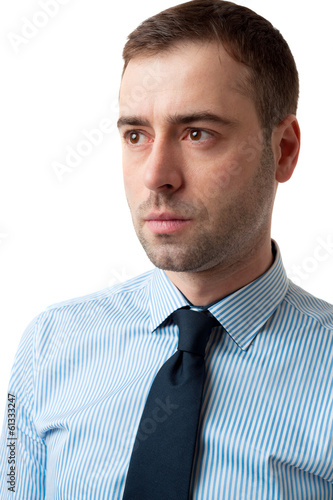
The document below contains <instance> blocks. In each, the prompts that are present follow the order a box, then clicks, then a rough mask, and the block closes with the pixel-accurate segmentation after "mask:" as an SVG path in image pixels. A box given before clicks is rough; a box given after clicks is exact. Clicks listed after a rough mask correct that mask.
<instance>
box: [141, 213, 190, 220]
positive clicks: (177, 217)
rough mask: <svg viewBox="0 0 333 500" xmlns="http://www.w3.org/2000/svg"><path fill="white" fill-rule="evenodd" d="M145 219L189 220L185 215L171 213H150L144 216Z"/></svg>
mask: <svg viewBox="0 0 333 500" xmlns="http://www.w3.org/2000/svg"><path fill="white" fill-rule="evenodd" d="M145 220H147V221H148V220H190V219H188V218H187V217H183V216H182V215H177V214H171V213H166V212H164V213H161V214H157V213H152V214H149V215H148V216H147V217H145Z"/></svg>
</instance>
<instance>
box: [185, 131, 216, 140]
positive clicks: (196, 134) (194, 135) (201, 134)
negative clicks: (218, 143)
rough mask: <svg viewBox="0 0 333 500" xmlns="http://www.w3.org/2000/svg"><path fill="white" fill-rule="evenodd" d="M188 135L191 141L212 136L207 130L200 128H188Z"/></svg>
mask: <svg viewBox="0 0 333 500" xmlns="http://www.w3.org/2000/svg"><path fill="white" fill-rule="evenodd" d="M188 137H189V138H190V140H191V141H193V142H200V141H203V140H205V139H209V138H210V137H212V135H211V134H210V133H209V132H206V131H205V130H201V129H197V128H196V129H192V130H190V132H189V134H188Z"/></svg>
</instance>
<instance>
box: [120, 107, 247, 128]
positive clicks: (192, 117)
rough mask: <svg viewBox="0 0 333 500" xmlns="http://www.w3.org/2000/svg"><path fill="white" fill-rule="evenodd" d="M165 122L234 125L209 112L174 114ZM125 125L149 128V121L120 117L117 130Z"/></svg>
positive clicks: (226, 119)
mask: <svg viewBox="0 0 333 500" xmlns="http://www.w3.org/2000/svg"><path fill="white" fill-rule="evenodd" d="M167 122H168V123H169V124H170V125H186V124H189V123H193V122H210V123H217V124H220V125H225V126H231V125H236V123H237V122H236V121H235V120H230V119H228V118H224V117H222V116H219V115H216V114H215V113H211V112H209V111H199V112H196V113H190V114H184V115H182V114H175V115H170V116H168V117H167ZM126 125H129V126H133V127H150V126H151V124H150V122H149V120H146V119H145V118H141V117H140V116H123V117H120V118H119V120H118V123H117V126H118V128H121V127H124V126H126Z"/></svg>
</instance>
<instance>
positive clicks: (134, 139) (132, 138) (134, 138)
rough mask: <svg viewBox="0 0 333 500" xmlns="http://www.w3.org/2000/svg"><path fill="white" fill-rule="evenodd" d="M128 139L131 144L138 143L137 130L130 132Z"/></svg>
mask: <svg viewBox="0 0 333 500" xmlns="http://www.w3.org/2000/svg"><path fill="white" fill-rule="evenodd" d="M129 140H130V143H131V144H138V142H139V140H140V135H139V134H138V133H137V132H131V133H130V135H129Z"/></svg>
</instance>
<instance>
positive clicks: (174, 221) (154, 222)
mask: <svg viewBox="0 0 333 500" xmlns="http://www.w3.org/2000/svg"><path fill="white" fill-rule="evenodd" d="M144 220H145V223H146V225H147V227H148V228H149V230H150V231H151V232H152V233H154V234H170V233H175V232H177V231H180V230H181V229H184V228H185V227H186V226H188V224H189V223H190V222H191V219H188V218H186V217H183V216H181V215H177V214H172V213H166V212H164V213H160V214H157V213H152V214H149V215H148V216H147V217H145V218H144Z"/></svg>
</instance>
